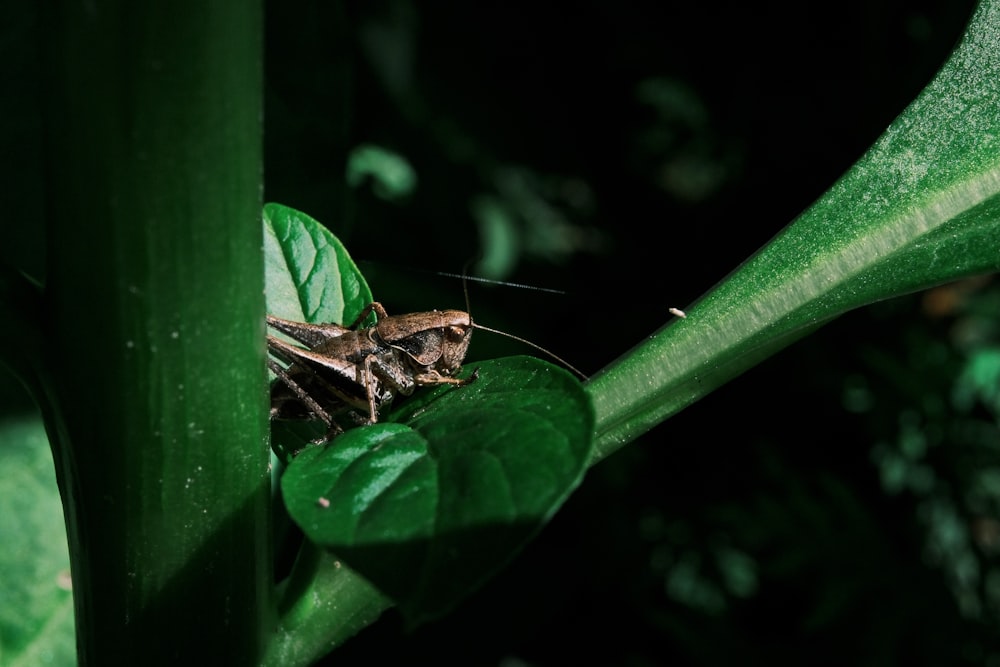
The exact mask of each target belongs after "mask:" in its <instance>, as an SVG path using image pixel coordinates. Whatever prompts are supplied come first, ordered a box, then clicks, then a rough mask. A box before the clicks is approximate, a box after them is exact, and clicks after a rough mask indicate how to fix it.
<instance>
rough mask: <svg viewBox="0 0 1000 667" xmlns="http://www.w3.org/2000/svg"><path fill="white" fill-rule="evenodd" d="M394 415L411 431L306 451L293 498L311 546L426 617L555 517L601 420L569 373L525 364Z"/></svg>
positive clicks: (496, 366)
mask: <svg viewBox="0 0 1000 667" xmlns="http://www.w3.org/2000/svg"><path fill="white" fill-rule="evenodd" d="M392 417H394V418H399V419H401V420H403V421H404V422H405V423H404V424H399V423H380V424H376V425H373V426H368V427H363V428H358V429H353V430H351V431H348V432H347V433H345V434H343V435H341V436H339V437H337V438H336V439H335V440H334V441H333V442H332V443H331V444H329V445H326V446H322V447H313V448H310V449H307V450H306V451H304V452H303V453H302V454H300V455H299V457H298V458H296V459H295V460H294V461H292V463H291V465H290V466H289V468H288V470H287V471H286V473H285V476H284V477H283V478H282V488H283V492H284V498H285V503H286V505H287V506H288V511H289V513H290V514H291V516H292V518H293V519H294V520H295V521H296V522H297V523H298V524H299V526H300V527H301V528H302V529H303V531H305V533H306V535H307V536H308V537H309V538H310V539H311V540H313V541H315V542H316V543H318V544H320V545H321V546H323V547H326V548H327V549H329V550H331V551H332V552H334V553H335V554H336V555H337V556H338V557H339V558H342V559H343V560H344V561H345V562H346V563H347V564H348V565H349V566H350V567H351V568H352V569H354V570H355V571H357V572H358V573H360V574H361V575H363V576H364V577H366V578H367V579H368V580H369V581H371V582H372V583H373V584H374V585H375V586H376V587H377V588H379V589H380V590H381V591H382V592H383V593H385V594H386V595H388V596H390V597H392V598H393V599H394V600H395V601H396V602H397V604H398V605H399V606H400V608H401V610H402V611H403V612H404V614H406V615H407V617H408V618H409V619H410V620H411V621H418V620H421V619H424V618H427V617H431V616H435V615H437V614H440V613H443V612H445V611H447V610H448V609H449V608H451V607H452V606H453V605H454V604H455V603H456V602H458V601H459V600H460V599H461V598H462V597H464V596H465V595H467V594H468V593H469V592H470V591H471V590H473V589H474V588H475V587H476V586H478V585H480V584H481V583H483V582H484V581H485V580H486V579H487V578H488V577H489V576H490V575H491V574H493V573H494V572H495V571H496V570H497V569H499V568H500V567H501V566H502V565H504V564H505V563H506V562H507V561H508V560H509V559H510V558H511V557H512V556H513V555H514V554H515V553H516V552H517V551H518V550H519V549H520V548H521V547H522V546H523V545H524V544H525V543H526V542H527V541H528V540H529V539H530V538H531V537H532V536H533V535H534V534H535V533H536V532H537V531H538V530H539V528H541V526H542V525H543V524H544V523H545V522H546V521H547V520H548V518H549V517H551V516H552V514H553V513H554V512H555V511H556V509H557V508H558V507H559V506H560V505H561V504H562V502H563V501H564V500H565V499H566V497H567V496H568V495H569V493H570V491H572V490H573V488H575V487H576V485H577V484H578V483H579V482H580V479H581V478H582V476H583V472H584V469H585V466H586V463H587V461H588V460H589V457H590V454H591V447H592V433H593V411H592V408H591V406H590V403H589V401H588V399H587V396H586V394H585V393H584V392H583V389H582V387H581V385H580V383H579V382H577V381H576V379H575V378H573V377H572V376H571V375H570V374H569V373H567V372H566V371H564V370H562V369H560V368H557V367H555V366H552V365H550V364H548V363H546V362H543V361H540V360H538V359H533V358H530V357H514V358H509V359H502V360H495V361H489V362H484V363H483V364H482V366H481V369H480V377H479V379H478V380H477V381H476V382H474V383H472V384H470V385H468V386H465V387H460V388H446V387H442V388H438V389H436V390H434V391H429V392H425V393H424V395H423V396H420V397H419V398H417V399H416V400H414V401H411V402H408V403H407V404H406V405H404V406H403V407H402V408H401V409H399V410H397V411H396V413H395V414H394V415H392Z"/></svg>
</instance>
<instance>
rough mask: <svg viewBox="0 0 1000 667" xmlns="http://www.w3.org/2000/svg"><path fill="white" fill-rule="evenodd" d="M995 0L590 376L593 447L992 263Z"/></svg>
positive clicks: (999, 242)
mask: <svg viewBox="0 0 1000 667" xmlns="http://www.w3.org/2000/svg"><path fill="white" fill-rule="evenodd" d="M998 99H1000V2H996V1H991V2H983V3H982V4H981V5H980V7H979V9H978V10H977V12H976V14H975V15H974V17H973V19H972V21H971V23H970V25H969V28H968V30H967V32H966V35H965V37H964V39H963V41H962V43H961V45H960V46H959V48H958V49H957V50H956V51H955V53H954V54H953V55H952V57H951V59H950V60H949V61H948V62H947V63H946V64H945V66H944V67H943V68H942V70H941V72H940V73H939V74H938V75H937V77H936V78H935V79H934V80H933V81H932V82H931V83H930V84H929V85H928V86H927V88H925V89H924V91H923V92H922V93H921V95H920V96H919V97H918V98H917V99H916V100H915V101H914V102H913V103H912V104H911V105H910V107H909V108H907V109H906V110H905V111H904V112H903V114H902V115H901V116H900V117H899V118H898V119H896V121H895V122H894V123H893V124H892V125H891V126H890V127H889V129H888V130H887V131H886V132H885V134H884V135H883V136H882V137H881V138H880V139H879V141H878V142H876V143H875V145H874V146H873V147H872V148H871V149H870V150H869V151H868V152H867V153H866V154H865V155H864V156H863V157H862V158H861V159H860V160H859V161H858V163H857V164H856V165H855V166H854V167H853V168H852V169H851V170H850V171H848V172H847V174H845V175H844V176H843V178H841V179H840V181H838V182H837V183H836V184H835V185H834V186H833V187H832V188H831V189H830V190H829V191H828V192H827V193H826V194H825V195H823V197H821V198H820V199H819V201H817V202H816V203H815V204H814V205H813V206H812V207H811V208H809V209H808V210H807V211H806V212H805V213H803V214H802V215H801V216H800V217H799V218H798V219H797V220H795V221H794V222H793V223H792V224H791V225H789V226H788V227H787V228H786V229H785V230H784V231H783V232H782V233H781V234H779V235H778V236H777V237H776V238H775V239H774V240H773V241H771V243H769V244H768V245H767V246H766V247H765V248H763V249H762V250H761V251H760V252H758V253H757V254H756V255H755V256H753V257H752V258H751V259H750V260H748V261H747V262H746V263H745V264H743V265H742V266H741V267H740V268H739V269H737V270H736V271H735V272H733V273H732V274H731V275H730V276H729V277H728V278H727V279H726V280H725V281H724V282H722V283H721V284H720V285H718V286H717V287H716V288H715V289H714V290H713V291H711V292H710V293H709V294H708V295H706V296H705V297H704V298H703V299H702V300H701V301H700V302H699V303H698V304H696V306H694V307H691V308H688V309H687V312H688V317H687V318H686V319H681V320H677V321H675V322H673V323H671V324H670V325H668V326H666V327H664V328H663V329H661V330H660V331H658V332H656V333H655V334H654V335H653V336H651V337H650V338H649V339H648V340H646V341H645V342H644V343H643V344H642V345H640V346H638V347H637V348H635V349H634V350H632V351H631V352H630V353H629V354H627V355H625V356H624V357H622V358H621V359H620V360H619V361H618V362H616V363H615V364H613V365H612V366H610V367H608V368H607V369H605V370H604V371H603V372H602V373H601V374H600V375H598V376H595V377H594V379H593V380H592V381H591V382H590V383H589V385H588V390H589V391H590V393H591V395H592V396H593V398H594V402H595V408H596V411H597V423H598V456H605V455H607V454H608V453H610V452H612V451H614V450H615V449H617V448H618V447H620V446H621V445H622V444H624V443H626V442H629V441H631V440H633V439H634V438H636V437H637V436H638V435H640V434H641V433H643V432H645V431H646V430H648V429H649V428H651V427H652V426H654V425H656V424H658V423H660V422H661V421H663V420H664V419H666V418H667V417H669V416H670V415H672V414H673V413H675V412H677V411H678V410H680V409H682V408H683V407H685V406H686V405H688V404H690V403H692V402H694V401H695V400H697V399H698V398H700V397H701V396H704V395H705V394H707V393H709V392H710V391H712V390H713V389H714V388H716V387H718V386H719V385H721V384H722V383H724V382H726V381H728V380H729V379H731V378H733V377H734V376H736V375H738V374H740V373H742V372H743V371H744V370H746V369H747V368H750V367H751V366H753V365H754V364H756V363H757V362H759V361H760V360H762V359H764V358H765V357H767V356H769V355H771V354H773V353H774V352H775V351H777V350H779V349H781V348H782V347H784V346H786V345H788V344H789V343H790V342H792V341H793V340H796V339H797V338H799V337H801V336H803V335H805V334H806V333H808V332H809V331H812V330H813V329H815V328H816V327H818V326H820V325H822V324H823V323H825V322H828V321H829V320H830V319H832V318H834V317H836V316H838V315H840V314H841V313H843V312H845V311H847V310H849V309H852V308H857V307H859V306H862V305H865V304H869V303H872V302H874V301H878V300H880V299H886V298H889V297H892V296H896V295H899V294H903V293H906V292H911V291H914V290H918V289H923V288H926V287H930V286H932V285H935V284H939V283H941V282H945V281H949V280H954V279H956V278H960V277H964V276H971V275H976V274H981V273H986V272H990V271H995V270H997V269H998V268H1000V104H997V100H998Z"/></svg>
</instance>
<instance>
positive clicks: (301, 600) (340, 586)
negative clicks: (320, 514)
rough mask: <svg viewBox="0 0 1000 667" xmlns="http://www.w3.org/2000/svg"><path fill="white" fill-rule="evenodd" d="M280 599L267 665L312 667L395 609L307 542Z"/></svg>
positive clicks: (263, 664) (265, 657)
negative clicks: (391, 608) (309, 666)
mask: <svg viewBox="0 0 1000 667" xmlns="http://www.w3.org/2000/svg"><path fill="white" fill-rule="evenodd" d="M279 595H280V597H281V601H280V602H279V605H278V610H279V620H278V628H277V632H276V633H275V637H274V641H272V642H271V643H270V644H269V645H268V647H267V653H266V654H265V656H264V659H263V660H262V662H261V664H262V666H263V667H305V665H310V664H312V663H313V662H315V661H316V660H318V659H319V658H321V657H323V656H324V655H326V654H327V653H329V652H330V651H332V650H333V649H334V648H336V647H337V646H339V645H340V644H342V643H343V642H344V641H346V640H347V639H349V638H350V637H352V636H353V635H354V634H356V633H357V632H358V631H360V630H361V629H362V628H364V627H366V626H368V625H370V624H371V623H373V622H374V621H375V619H377V618H378V617H379V615H380V614H381V613H382V612H383V611H384V610H386V609H388V608H389V607H390V606H391V605H392V603H391V602H390V600H389V599H388V598H387V597H385V596H384V595H382V594H381V593H379V592H378V590H376V589H375V587H374V586H372V585H371V584H369V583H368V582H367V581H365V580H364V579H363V578H361V577H360V576H359V575H357V574H355V573H354V572H353V571H352V570H350V569H349V568H347V567H346V566H344V565H343V564H342V563H341V562H340V561H338V560H337V559H336V558H335V557H334V556H332V555H331V554H329V553H328V552H326V551H325V550H323V549H321V548H319V547H317V546H316V545H315V544H313V543H311V542H309V541H308V540H307V541H305V542H304V543H303V545H302V548H301V550H300V551H299V556H298V558H297V559H296V562H295V566H294V567H293V568H292V573H291V575H290V576H289V578H288V580H287V581H286V582H284V584H283V586H282V589H281V591H280V592H279Z"/></svg>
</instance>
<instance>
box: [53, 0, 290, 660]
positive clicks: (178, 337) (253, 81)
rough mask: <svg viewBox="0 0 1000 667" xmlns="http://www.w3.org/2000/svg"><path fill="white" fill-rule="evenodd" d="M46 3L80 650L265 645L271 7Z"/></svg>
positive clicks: (61, 423) (228, 655)
mask: <svg viewBox="0 0 1000 667" xmlns="http://www.w3.org/2000/svg"><path fill="white" fill-rule="evenodd" d="M46 9H47V12H46V13H44V14H43V21H44V23H43V30H42V31H41V34H42V35H44V36H45V39H46V40H47V43H46V44H45V54H46V58H47V62H46V66H47V68H48V72H47V74H48V76H47V77H46V79H45V85H46V90H45V93H46V110H47V116H46V130H47V137H48V140H49V143H48V146H47V156H46V160H47V168H48V174H49V180H48V183H47V186H48V192H47V201H48V202H49V203H50V210H49V226H48V230H47V232H48V239H49V247H48V258H49V266H48V276H49V277H48V284H47V286H46V319H45V326H46V331H45V336H46V350H47V358H46V367H47V375H48V378H46V382H47V383H48V384H49V385H50V386H51V392H50V395H51V396H52V400H53V402H54V404H55V405H54V415H55V416H53V417H51V418H50V419H49V420H48V424H47V426H48V430H49V435H50V439H51V441H52V443H53V448H54V458H55V463H56V469H57V476H58V479H59V483H60V491H61V494H62V497H63V504H64V508H65V514H66V521H67V531H68V537H69V546H70V557H71V564H72V575H73V592H74V598H75V612H76V622H77V636H78V647H79V657H80V664H82V665H112V664H123V665H140V664H141V665H158V664H163V665H167V664H169V665H177V664H234V665H235V664H238V665H251V664H255V663H256V662H257V661H258V660H259V658H260V654H261V651H262V643H263V641H264V639H265V638H266V637H267V634H268V632H269V631H270V627H271V624H272V623H273V603H272V601H271V597H270V596H271V593H270V591H271V587H272V583H271V578H272V564H271V561H272V556H271V545H270V525H269V518H268V517H269V483H270V482H269V476H268V473H267V466H268V449H267V431H266V429H267V417H266V415H267V412H266V396H265V394H264V391H263V389H264V387H265V386H266V374H265V370H264V369H265V366H264V332H263V315H264V299H263V260H262V257H261V250H260V249H261V245H262V232H261V224H260V211H261V205H262V202H261V164H262V148H261V122H260V117H261V108H262V103H261V95H262V37H261V35H262V11H261V6H260V4H259V3H253V2H249V3H248V2H243V1H240V2H218V3H204V2H201V1H200V0H180V1H177V0H171V1H170V2H166V1H163V0H157V1H153V2H145V3H130V2H126V1H124V0H95V1H94V2H88V3H76V2H56V3H52V4H51V5H50V6H48V7H47V8H46Z"/></svg>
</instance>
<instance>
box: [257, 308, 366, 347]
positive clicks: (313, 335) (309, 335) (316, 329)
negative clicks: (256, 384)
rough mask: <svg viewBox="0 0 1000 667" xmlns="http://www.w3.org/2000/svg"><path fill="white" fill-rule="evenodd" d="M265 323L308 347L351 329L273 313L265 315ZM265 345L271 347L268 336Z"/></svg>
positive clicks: (341, 334) (337, 336) (336, 336)
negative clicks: (298, 320)
mask: <svg viewBox="0 0 1000 667" xmlns="http://www.w3.org/2000/svg"><path fill="white" fill-rule="evenodd" d="M267 325H268V326H269V327H271V328H272V329H276V330H277V331H280V332H281V333H283V334H285V335H287V336H289V337H291V338H293V339H294V340H297V341H298V342H300V343H302V344H303V345H306V346H308V347H316V346H318V345H321V344H323V343H325V342H327V341H329V340H332V339H334V338H339V337H340V336H343V335H344V334H345V333H347V332H349V331H351V329H348V328H347V327H342V326H340V325H339V324H307V323H305V322H295V321H294V320H285V319H282V318H280V317H275V316H274V315H268V316H267ZM267 345H268V347H271V337H270V336H268V341H267ZM289 347H291V346H289ZM292 349H298V348H292Z"/></svg>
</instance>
